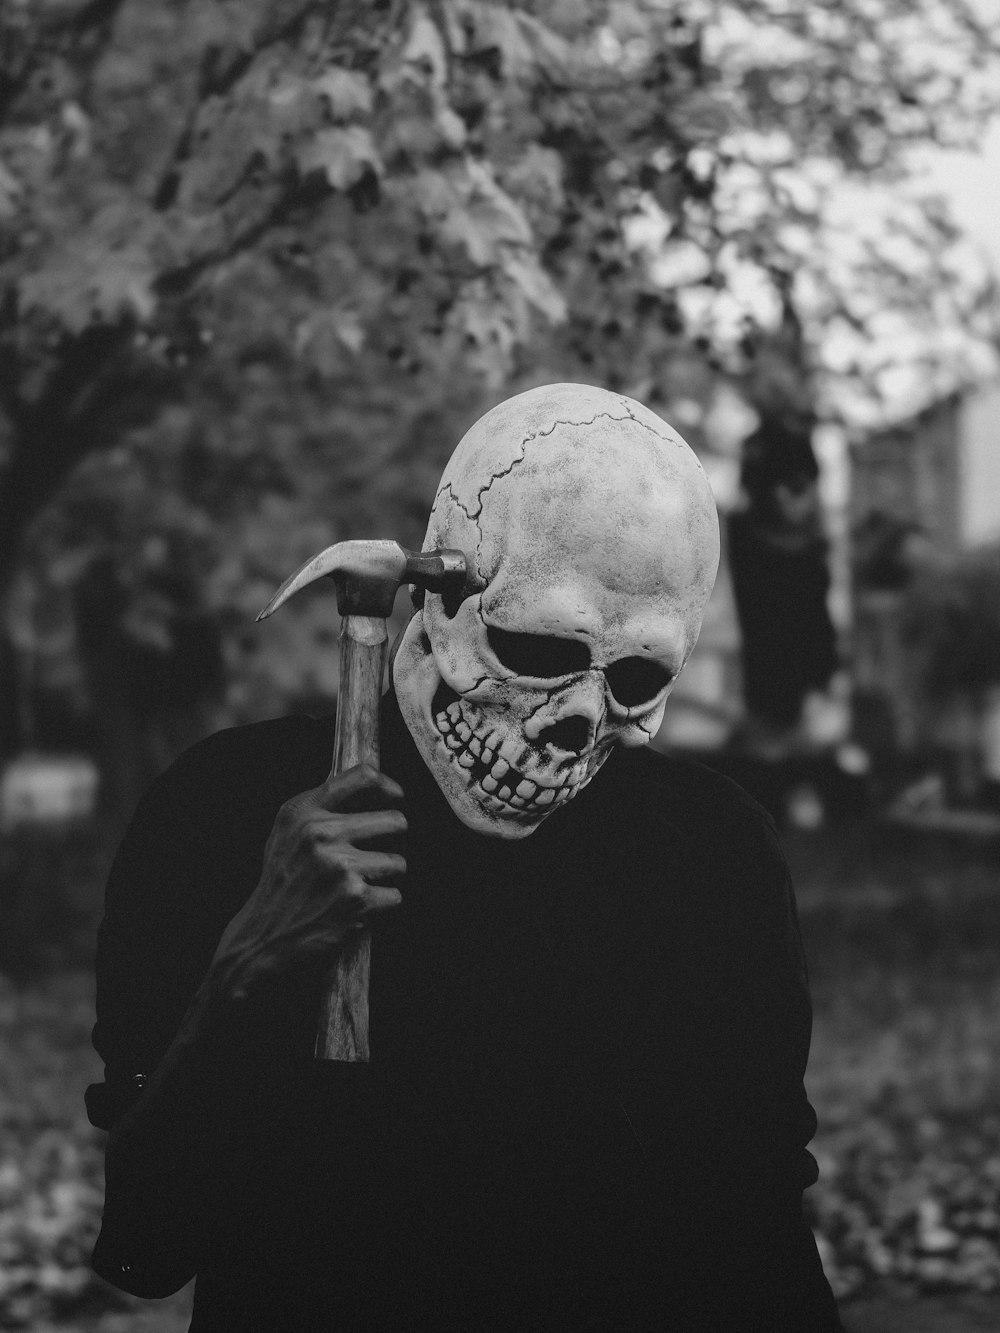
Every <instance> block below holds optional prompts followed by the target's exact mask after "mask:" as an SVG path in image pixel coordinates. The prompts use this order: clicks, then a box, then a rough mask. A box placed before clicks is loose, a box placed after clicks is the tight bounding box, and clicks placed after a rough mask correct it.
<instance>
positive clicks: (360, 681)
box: [315, 616, 388, 1061]
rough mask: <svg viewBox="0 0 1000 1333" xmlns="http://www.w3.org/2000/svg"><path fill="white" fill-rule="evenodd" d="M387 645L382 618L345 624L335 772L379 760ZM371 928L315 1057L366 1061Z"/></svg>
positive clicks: (340, 961)
mask: <svg viewBox="0 0 1000 1333" xmlns="http://www.w3.org/2000/svg"><path fill="white" fill-rule="evenodd" d="M387 643H388V635H387V632H386V627H385V621H384V620H383V619H382V618H381V617H378V616H344V617H343V618H342V619H341V622H340V693H339V696H338V699H337V728H336V731H335V733H334V741H333V772H334V773H335V774H336V773H341V772H343V771H344V769H346V768H353V767H354V765H355V764H361V763H370V764H374V766H375V767H376V768H377V767H378V764H379V744H378V714H379V703H380V700H381V697H382V675H383V672H384V669H385V655H386V647H387ZM370 963H371V932H370V931H368V930H361V931H358V932H357V933H356V934H354V935H352V936H350V937H349V938H348V939H347V940H346V941H345V943H344V945H343V947H342V948H341V950H340V953H339V954H338V956H337V962H336V966H335V968H334V971H333V975H332V977H331V978H330V981H329V983H328V986H327V990H326V992H325V993H324V996H323V1004H322V1008H321V1011H320V1020H319V1029H318V1031H317V1034H316V1051H315V1053H316V1058H317V1059H319V1060H350V1061H367V1060H369V1059H370V1058H371V1055H370V1048H369V1044H368V974H369V968H370Z"/></svg>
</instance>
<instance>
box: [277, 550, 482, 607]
mask: <svg viewBox="0 0 1000 1333" xmlns="http://www.w3.org/2000/svg"><path fill="white" fill-rule="evenodd" d="M466 573H467V565H466V558H465V554H464V552H462V551H453V550H448V549H444V550H438V551H408V550H406V548H405V547H403V546H400V544H399V542H391V541H355V542H337V543H336V545H335V546H328V547H327V548H326V550H325V551H321V552H320V553H319V555H314V556H313V558H312V559H311V560H307V561H306V563H305V564H304V565H303V566H302V568H301V569H299V570H296V572H295V573H294V574H293V575H292V576H291V577H290V578H287V579H286V580H285V581H284V583H283V584H282V585H281V587H280V588H279V589H278V591H277V592H276V593H275V594H274V596H273V597H272V598H271V600H270V601H269V602H268V604H267V606H265V607H264V609H263V611H261V613H260V615H259V616H258V617H257V619H258V620H265V619H266V618H267V617H268V616H269V615H271V613H272V612H273V611H277V609H278V607H279V606H281V605H282V603H283V602H287V601H288V599H289V597H291V596H293V594H294V593H297V592H298V591H299V589H300V588H304V587H305V586H306V584H307V583H314V582H315V580H316V579H321V578H331V579H333V582H334V585H335V586H336V589H337V610H338V611H339V612H340V614H341V615H342V616H373V617H380V618H381V619H383V620H385V619H387V618H388V617H389V616H390V615H391V614H392V606H393V602H394V601H395V600H396V592H397V591H398V589H399V587H400V585H401V584H403V583H412V584H416V585H417V587H420V588H425V589H427V590H428V591H430V592H447V591H452V592H458V591H460V590H461V589H462V587H463V586H464V585H465V580H466Z"/></svg>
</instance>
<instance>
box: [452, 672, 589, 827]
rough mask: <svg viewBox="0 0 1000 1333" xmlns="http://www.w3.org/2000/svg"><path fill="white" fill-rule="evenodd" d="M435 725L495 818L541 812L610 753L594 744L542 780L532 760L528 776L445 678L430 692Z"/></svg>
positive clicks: (534, 818)
mask: <svg viewBox="0 0 1000 1333" xmlns="http://www.w3.org/2000/svg"><path fill="white" fill-rule="evenodd" d="M432 716H433V718H434V726H435V727H436V728H437V732H438V735H439V736H440V738H441V741H442V743H443V744H444V745H445V747H446V748H447V751H448V755H447V760H446V762H448V763H451V764H455V765H457V767H458V768H460V769H461V770H462V772H463V781H464V782H466V783H467V784H468V788H469V792H470V795H471V796H472V797H473V799H474V800H476V801H478V802H479V804H480V805H482V806H483V807H484V808H485V809H486V810H489V811H491V812H492V813H493V814H494V815H495V816H496V817H497V818H500V819H511V820H515V821H518V822H520V823H522V824H525V825H534V824H536V823H538V821H539V820H540V819H542V818H543V817H544V816H545V815H546V814H548V813H549V812H550V811H552V810H554V809H556V808H557V807H558V806H559V805H561V804H562V803H563V802H564V801H568V800H570V799H571V798H572V797H574V796H575V795H576V794H577V792H578V791H579V790H580V789H581V787H585V786H586V785H587V783H588V782H589V781H590V779H591V778H592V777H593V776H594V774H595V773H596V772H597V770H598V769H599V768H600V767H601V765H602V764H603V763H604V761H605V759H606V758H607V757H608V755H609V754H610V750H609V749H607V748H605V749H604V750H601V751H598V750H596V749H595V750H594V751H592V752H591V753H590V754H589V755H587V756H586V757H585V758H584V759H583V760H582V761H581V762H580V763H578V764H575V765H573V767H572V768H571V769H570V771H569V773H568V774H567V776H566V777H565V780H564V781H547V780H545V779H543V778H542V776H541V774H540V773H539V771H538V767H537V766H533V767H532V771H533V773H534V777H533V778H532V777H528V776H527V774H525V773H522V772H521V771H520V770H519V769H517V768H515V767H513V766H512V765H511V764H510V763H509V762H508V760H507V759H505V758H504V755H503V748H504V737H503V736H502V735H501V734H500V733H499V732H498V730H497V728H496V726H495V724H494V723H493V721H492V720H491V718H490V716H489V714H488V713H485V712H484V711H483V710H482V709H480V708H476V707H475V706H474V705H473V704H472V703H471V702H469V701H468V700H463V699H462V698H461V696H460V695H458V694H456V693H455V691H454V690H452V689H450V688H449V687H448V686H447V685H446V684H445V683H444V681H442V682H441V685H440V686H439V687H438V689H437V691H436V692H435V695H434V704H433V710H432Z"/></svg>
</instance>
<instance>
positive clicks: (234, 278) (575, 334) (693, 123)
mask: <svg viewBox="0 0 1000 1333" xmlns="http://www.w3.org/2000/svg"><path fill="white" fill-rule="evenodd" d="M975 13H976V9H975V7H974V6H973V5H972V4H971V3H966V0H914V3H905V4H904V3H902V0H875V2H874V3H873V2H872V0H842V2H840V3H837V4H832V3H831V4H809V5H804V4H801V5H800V4H792V5H788V4H785V3H783V0H744V2H743V3H740V4H738V5H737V4H733V3H729V2H728V0H688V2H687V3H685V4H681V5H671V6H664V5H662V4H660V3H658V2H657V0H556V2H555V3H546V4H544V5H542V4H532V3H528V0H523V2H522V3H516V4H503V5H501V4H495V3H490V2H489V0H427V2H426V3H419V2H418V0H376V2H374V3H372V2H371V0H364V2H361V0H345V2H344V3H341V4H338V5H330V4H328V3H322V2H321V0H198V3H193V2H191V0H160V3H157V4H155V5H151V4H148V3H143V0H7V3H6V4H5V5H4V6H3V9H2V13H0V226H2V238H0V591H3V592H4V594H5V601H4V608H3V609H4V616H5V621H6V624H7V626H8V641H7V646H8V647H9V639H11V638H12V639H13V640H14V641H16V643H17V644H18V650H17V652H16V653H15V654H13V655H11V654H10V653H8V654H7V659H6V661H7V665H6V677H5V678H4V679H3V680H2V681H0V684H2V688H0V696H2V700H3V702H4V707H6V708H7V709H8V712H10V710H12V709H13V708H14V705H13V704H11V703H10V701H11V700H14V699H15V698H16V697H18V696H20V697H21V698H23V697H24V695H25V693H26V692H27V693H29V694H30V693H31V692H32V691H36V692H37V691H38V690H42V691H43V692H44V691H46V690H48V691H52V690H55V691H56V692H57V693H58V692H61V694H62V696H63V697H64V698H66V699H67V700H68V701H69V702H68V703H67V705H66V707H67V709H68V710H69V711H74V710H75V712H76V713H77V714H79V715H80V716H87V715H92V714H93V713H94V711H95V699H98V698H99V696H100V689H98V688H97V686H96V685H95V682H97V683H98V684H99V683H100V682H101V681H103V682H104V683H105V685H106V684H107V682H108V680H109V679H110V678H111V677H113V676H114V674H115V671H116V670H120V671H121V673H122V674H121V692H122V693H123V694H127V693H128V692H129V690H130V689H131V688H132V686H131V684H130V677H129V676H128V673H127V672H126V671H125V670H124V668H123V667H121V664H120V663H119V664H118V666H117V667H116V666H115V664H114V663H113V662H111V661H110V659H108V658H107V657H106V656H105V657H104V658H101V659H100V660H94V659H93V656H92V655H91V656H90V657H89V658H88V654H87V651H86V650H84V651H83V652H81V651H80V644H79V642H78V639H79V635H78V629H79V623H80V605H79V604H80V597H79V589H80V586H81V581H82V580H84V579H85V578H86V577H87V576H88V574H91V573H92V571H93V570H94V569H95V568H103V569H105V570H108V569H110V570H111V571H113V572H114V579H113V580H112V584H111V585H109V589H110V590H109V592H108V596H109V597H113V598H114V599H115V600H116V601H117V602H118V603H119V604H120V608H121V614H120V618H119V622H118V627H119V630H120V635H119V637H120V638H121V639H122V640H123V641H128V642H129V643H131V644H132V645H133V646H134V645H140V646H141V647H144V648H145V649H146V650H147V651H148V652H149V653H153V652H156V651H159V652H161V654H162V655H163V660H164V673H166V672H169V670H171V669H172V665H171V663H172V659H171V658H170V652H171V643H172V635H173V632H174V631H173V628H172V626H173V624H174V622H175V621H176V618H177V595H176V594H171V593H165V591H164V589H165V587H166V584H167V583H169V582H170V580H171V579H172V580H173V581H174V582H173V586H174V588H175V589H176V588H178V587H182V588H184V589H186V590H187V591H186V592H185V593H184V595H183V597H182V600H184V598H186V601H185V602H184V608H183V609H184V615H185V616H187V618H188V621H189V622H191V621H192V620H197V619H198V618H199V617H200V618H201V621H200V623H203V624H204V625H205V626H206V627H207V626H208V625H209V624H211V625H214V626H215V627H216V629H217V631H218V632H219V633H221V648H220V651H222V652H223V653H224V655H225V659H226V666H227V668H228V675H229V678H230V680H231V681H232V682H233V683H232V685H231V687H230V689H229V691H228V693H227V694H226V695H225V697H222V696H221V695H219V697H218V698H217V699H216V700H215V702H216V704H217V706H218V709H219V710H220V711H219V712H218V714H217V716H218V717H219V718H227V717H228V718H231V719H239V718H242V717H248V716H259V715H261V714H262V713H267V712H273V711H278V710H280V709H281V708H282V707H284V706H287V705H288V703H289V702H290V701H292V702H294V701H295V700H302V701H308V700H311V699H313V698H315V697H319V696H324V695H326V696H328V695H329V693H330V690H331V689H332V687H333V682H332V681H331V680H330V679H328V678H327V677H328V675H329V673H328V672H327V671H326V669H325V668H324V667H317V665H316V662H317V656H316V654H315V653H311V654H310V653H303V652H301V651H300V649H301V647H302V645H303V643H304V642H310V643H315V641H316V638H317V636H320V637H322V636H323V635H328V633H329V630H328V627H327V622H326V618H325V616H324V615H323V613H322V612H321V611H320V610H318V609H317V607H318V603H306V604H305V605H304V606H303V607H302V608H298V607H297V608H296V609H295V610H294V611H290V612H289V613H288V614H287V616H284V617H282V618H281V620H280V621H279V620H276V621H275V622H272V623H271V624H269V626H268V629H267V633H266V634H263V633H259V632H258V633H252V632H251V630H250V626H251V624H252V618H253V615H254V614H255V612H256V610H257V609H258V608H259V606H260V605H261V604H262V603H263V601H264V600H266V597H267V596H268V595H269V593H270V591H271V590H272V588H273V586H274V585H275V583H276V582H278V581H280V579H281V578H283V577H284V575H285V574H286V573H287V572H289V570H290V569H291V568H293V567H294V566H295V565H297V564H298V563H299V562H300V561H301V560H302V559H304V558H306V557H307V556H308V555H310V554H312V553H313V551H314V550H315V549H316V548H317V547H319V546H322V545H325V544H327V543H328V542H330V541H333V540H337V539H340V538H344V537H351V536H370V535H372V534H373V533H374V534H382V533H385V534H386V535H393V536H397V537H399V538H400V539H402V540H404V541H408V542H411V543H418V542H419V540H420V537H421V535H422V529H423V524H424V521H425V516H426V512H427V509H428V506H429V502H430V499H431V496H432V492H433V487H434V484H435V481H436V478H437V475H438V473H439V471H440V468H441V466H442V464H443V462H444V460H445V458H446V457H447V455H448V454H449V453H450V451H451V449H452V448H453V446H454V444H455V442H456V441H457V439H458V437H459V435H460V434H461V431H462V430H463V429H464V428H465V426H466V425H467V424H468V423H469V422H470V421H471V420H472V419H474V418H475V417H476V416H477V415H478V414H479V413H480V412H481V411H482V410H484V409H485V408H486V407H488V406H490V405H491V404H492V403H493V402H495V401H497V400H498V399H499V398H501V397H503V396H506V394H507V393H509V392H512V391H515V390H517V389H519V388H523V387H527V386H528V385H529V384H532V383H540V382H544V381H546V380H554V379H584V380H596V381H598V382H601V383H603V384H606V385H608V386H609V387H611V388H615V389H621V390H624V391H626V392H630V393H632V394H634V395H636V396H637V397H639V398H641V399H643V400H645V401H647V402H649V403H650V404H651V405H653V406H654V407H657V406H658V407H659V408H660V410H664V411H666V410H667V409H668V408H669V406H670V405H671V404H672V403H675V402H677V401H678V400H681V399H684V398H687V399H691V398H695V399H697V398H698V397H699V396H704V394H705V393H706V392H707V390H706V385H708V384H710V382H711V379H712V376H714V375H716V374H725V375H727V376H729V377H730V378H731V379H733V380H734V381H735V382H736V383H738V384H739V385H740V386H741V387H742V389H743V391H744V392H745V393H746V395H747V397H748V398H749V399H750V401H752V402H754V403H755V404H757V405H759V406H764V407H766V408H768V409H769V410H778V411H779V412H781V413H783V414H785V415H791V416H796V417H803V416H805V417H807V418H811V417H812V416H814V415H815V414H816V412H817V411H819V412H821V413H822V414H824V415H827V416H831V415H835V414H836V412H837V410H838V404H840V403H841V402H842V401H843V397H842V390H843V388H844V386H845V385H846V384H848V383H850V382H852V381H858V380H859V378H864V376H863V374H862V367H861V365H860V363H858V364H855V363H854V361H853V360H852V359H851V357H850V356H846V358H845V355H844V353H843V350H842V349H841V352H839V353H838V355H837V357H833V358H832V359H831V356H830V354H829V351H828V348H827V341H828V339H829V337H830V335H831V333H835V332H838V331H839V333H840V334H841V335H843V336H848V335H849V336H850V337H852V338H854V339H855V342H858V343H861V344H866V343H871V342H873V341H874V342H878V341H879V337H880V334H879V329H880V327H881V326H880V324H879V321H880V319H881V318H882V317H883V316H884V315H885V312H886V311H887V310H896V311H899V312H902V313H903V315H909V316H912V315H914V313H915V312H916V313H917V314H919V316H920V318H922V319H923V320H924V322H925V323H926V321H927V319H928V313H930V315H931V317H932V320H933V322H934V325H935V328H936V329H939V330H942V329H945V328H948V327H955V328H961V329H962V330H965V331H969V332H970V335H978V334H981V335H982V336H984V337H985V336H988V335H989V333H990V332H991V331H992V325H991V323H990V307H989V306H988V304H987V295H988V292H987V286H986V285H985V284H984V282H982V281H980V279H979V277H978V276H976V275H973V276H971V277H970V276H969V275H968V273H967V272H966V270H965V269H963V267H962V263H961V262H960V259H961V253H962V251H961V246H960V244H959V239H960V238H959V237H958V236H957V233H956V231H955V228H954V226H953V224H952V222H951V221H950V219H949V217H948V215H947V212H946V210H945V209H944V208H943V206H941V205H940V203H938V204H936V205H935V206H933V207H931V206H925V207H923V208H915V207H912V208H906V207H904V206H903V205H902V204H900V205H899V207H898V208H897V209H896V210H895V211H894V212H893V213H892V214H891V215H890V216H887V217H885V218H883V220H882V222H881V223H880V224H879V228H877V229H876V231H875V232H872V231H871V228H870V227H869V228H868V230H867V231H864V233H863V234H861V233H859V235H858V236H857V237H855V240H854V244H853V248H852V249H849V250H847V251H845V250H843V249H842V248H841V249H840V250H838V249H837V239H838V238H837V237H836V236H835V235H834V232H833V230H832V229H831V226H830V224H829V216H828V207H827V205H828V200H829V198H830V195H831V192H832V191H833V190H834V189H835V187H836V186H837V184H838V182H841V181H842V180H844V179H846V178H855V177H856V178H858V179H876V178H877V179H885V180H888V179H892V178H893V177H894V176H898V175H900V174H901V173H905V170H906V153H907V151H908V149H909V148H910V147H911V146H912V145H914V144H920V143H927V142H939V143H943V144H955V145H957V144H968V143H971V142H974V140H975V137H976V134H977V132H978V130H979V129H980V127H981V125H982V124H983V123H984V118H985V117H986V116H987V114H988V113H989V112H991V111H992V110H995V107H996V103H997V98H996V94H995V89H994V86H993V81H991V80H992V79H993V76H995V75H996V73H997V69H998V62H997V56H998V52H997V43H996V40H995V34H993V33H992V32H991V30H989V29H988V28H987V27H986V26H985V25H982V24H979V23H977V21H976V18H975ZM843 336H842V338H841V342H843ZM939 341H940V344H941V346H942V348H943V349H944V351H943V353H942V355H946V356H947V355H951V354H952V350H953V349H952V348H951V344H949V342H948V339H947V338H941V339H940V340H939ZM901 354H902V355H904V356H905V355H906V353H905V352H904V353H901ZM892 355H893V349H892V348H891V347H889V348H888V349H887V356H889V357H890V359H891V357H892ZM272 625H273V628H272ZM208 632H209V631H208V629H206V633H208ZM210 648H211V645H208V647H207V648H206V652H209V651H210ZM133 656H135V652H133ZM161 674H162V673H161ZM3 676H4V661H3V654H2V653H0V677H3ZM18 685H19V687H20V688H19V689H18V688H15V686H18ZM22 711H23V710H22ZM3 720H4V721H5V722H6V724H7V725H6V730H7V732H8V734H9V733H10V732H12V731H14V732H16V731H18V730H19V731H20V734H21V737H22V739H24V738H25V736H26V735H29V734H31V733H32V731H33V727H32V725H31V719H28V721H27V722H26V721H25V718H24V717H23V716H22V717H20V718H18V717H11V716H8V717H7V718H6V719H3ZM36 738H37V737H36Z"/></svg>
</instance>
